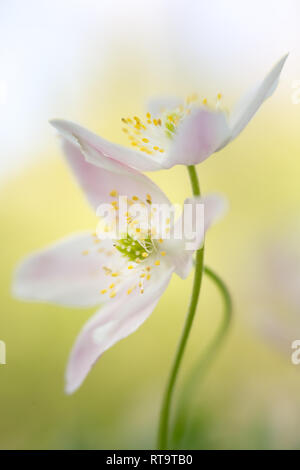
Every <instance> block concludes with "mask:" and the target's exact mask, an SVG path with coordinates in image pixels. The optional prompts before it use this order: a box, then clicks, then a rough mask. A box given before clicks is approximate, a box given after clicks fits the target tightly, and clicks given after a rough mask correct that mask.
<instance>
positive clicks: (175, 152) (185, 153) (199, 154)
mask: <svg viewBox="0 0 300 470" xmlns="http://www.w3.org/2000/svg"><path fill="white" fill-rule="evenodd" d="M228 136H229V127H228V123H227V118H226V115H225V114H224V113H223V112H222V111H212V110H210V109H206V108H197V109H194V110H193V111H192V112H191V114H190V115H189V116H188V117H186V118H185V119H184V120H183V122H182V123H181V124H180V126H179V128H178V131H177V134H176V136H175V137H174V140H173V144H172V145H171V148H170V152H169V155H168V157H167V158H166V159H165V160H164V162H163V164H164V167H165V168H170V167H171V166H173V165H178V164H180V165H196V164H197V163H200V162H202V161H203V160H205V159H206V158H207V157H209V156H210V155H211V154H212V153H214V152H215V151H216V149H217V148H218V147H220V146H221V145H222V144H223V143H224V142H225V141H226V140H228Z"/></svg>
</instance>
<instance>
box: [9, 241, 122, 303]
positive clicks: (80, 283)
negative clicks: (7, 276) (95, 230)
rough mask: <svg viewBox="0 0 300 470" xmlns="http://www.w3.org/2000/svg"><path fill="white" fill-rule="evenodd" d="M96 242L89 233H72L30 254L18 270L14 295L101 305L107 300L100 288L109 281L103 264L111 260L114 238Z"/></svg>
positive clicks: (51, 300) (59, 301) (54, 301)
mask: <svg viewBox="0 0 300 470" xmlns="http://www.w3.org/2000/svg"><path fill="white" fill-rule="evenodd" d="M94 241H95V240H93V237H92V235H91V234H90V233H89V234H88V233H83V234H78V235H73V236H71V237H68V238H65V239H63V240H61V241H59V242H57V243H55V244H53V245H51V246H49V247H48V248H46V249H45V250H42V251H39V252H37V253H34V254H32V255H30V256H28V257H27V258H25V260H23V261H22V262H21V263H20V265H19V266H18V268H17V270H16V273H15V278H14V282H13V294H14V295H15V296H16V297H18V298H20V299H23V300H29V301H38V302H41V301H42V302H53V303H56V304H61V305H66V306H76V307H91V306H94V305H99V304H100V303H101V302H103V300H104V299H103V296H101V294H100V290H101V289H103V288H104V287H106V285H107V282H108V281H107V278H106V276H105V274H104V270H103V269H102V266H103V265H105V264H106V263H107V262H108V261H109V262H110V263H111V256H109V255H108V254H109V253H111V252H110V250H111V249H112V241H111V240H108V239H107V240H101V242H99V243H96V244H95V243H94ZM100 247H101V250H100V251H101V252H99V249H100ZM87 251H88V252H87ZM116 257H118V254H116ZM119 258H121V256H120V257H119ZM115 261H116V262H117V264H118V263H121V259H116V260H115Z"/></svg>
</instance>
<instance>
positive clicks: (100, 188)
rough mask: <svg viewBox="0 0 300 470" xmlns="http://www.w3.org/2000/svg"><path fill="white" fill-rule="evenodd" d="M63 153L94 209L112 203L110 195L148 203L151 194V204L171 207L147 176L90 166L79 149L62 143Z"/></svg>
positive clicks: (65, 142) (68, 143)
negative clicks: (114, 193) (115, 192)
mask: <svg viewBox="0 0 300 470" xmlns="http://www.w3.org/2000/svg"><path fill="white" fill-rule="evenodd" d="M63 150H64V153H65V155H66V158H67V161H68V163H69V165H70V167H71V169H72V170H73V172H74V174H75V177H76V179H77V181H78V182H79V184H80V186H81V187H82V189H83V191H84V193H85V194H86V196H87V198H88V200H89V202H90V203H91V205H92V207H93V208H94V209H97V208H98V206H99V204H101V203H105V202H108V203H111V202H112V200H113V199H112V197H111V196H110V193H111V191H113V190H114V191H117V193H118V195H120V196H128V197H132V196H134V195H135V196H137V197H139V198H141V199H143V200H145V198H146V195H147V194H150V195H151V197H152V201H153V202H156V203H164V204H169V200H168V198H167V196H166V195H165V194H164V193H163V192H162V191H161V190H160V188H159V187H158V186H156V185H155V184H154V183H153V182H152V181H151V180H150V179H149V178H148V177H147V176H144V175H142V174H141V173H137V172H136V171H134V170H131V169H129V171H130V173H129V172H127V173H126V174H120V173H116V172H111V171H109V170H107V169H104V168H101V167H99V166H94V165H92V164H91V163H89V162H87V161H86V160H85V158H84V156H83V155H82V153H81V151H80V149H79V148H78V147H77V146H76V145H74V144H72V143H70V142H68V141H66V140H65V139H63Z"/></svg>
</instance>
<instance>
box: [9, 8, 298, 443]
mask: <svg viewBox="0 0 300 470" xmlns="http://www.w3.org/2000/svg"><path fill="white" fill-rule="evenodd" d="M25 3H26V5H25ZM299 15H300V5H299V2H297V0H294V1H292V0H290V1H286V2H284V3H283V2H281V1H277V0H276V1H271V0H260V1H258V0H255V1H251V2H250V1H245V2H238V1H237V0H235V1H234V0H229V1H226V2H225V1H218V0H210V1H203V2H198V1H196V0H194V1H192V0H185V1H183V0H173V1H169V0H165V1H158V0H153V1H151V2H146V1H135V0H128V1H126V2H123V1H122V0H110V1H106V0H104V1H103V2H98V1H96V0H95V1H92V0H85V1H83V0H82V1H79V0H78V1H77V0H72V1H71V0H60V1H58V0H52V1H51V2H50V0H49V1H48V0H46V1H45V2H38V0H30V1H28V2H22V1H21V0H12V1H9V0H2V2H1V5H0V44H1V46H0V64H1V67H0V116H1V130H0V137H1V163H0V165H1V167H0V169H1V177H0V178H1V180H0V213H1V247H2V250H1V265H0V279H1V284H0V289H1V315H0V340H3V341H5V343H6V347H7V364H6V365H0V448H2V449H52V448H59V449H90V448H100V449H101V448H108V449H131V448H153V447H154V445H155V433H156V428H157V420H158V412H159V406H160V401H161V396H162V392H163V389H164V386H165V382H166V379H167V375H168V373H169V369H170V365H171V361H172V357H173V354H174V351H175V348H176V344H177V340H178V338H179V335H180V332H181V328H182V325H183V321H184V317H185V313H186V308H187V304H188V300H189V295H190V291H191V285H192V284H191V283H192V275H191V276H190V277H189V279H188V280H186V281H182V280H180V279H179V278H175V277H174V278H173V280H172V282H171V284H170V286H169V288H168V290H167V292H166V293H165V295H164V296H163V297H162V299H161V300H160V302H159V305H158V307H157V308H156V309H155V312H154V313H153V315H152V316H151V317H150V319H149V320H148V321H147V322H146V323H145V324H144V325H143V326H142V327H141V328H140V329H139V330H138V332H136V333H135V334H134V335H132V336H130V337H128V338H127V339H125V340H123V341H121V342H120V343H118V344H117V345H116V346H114V347H113V348H112V349H111V350H109V351H108V352H106V353H105V354H104V355H103V357H102V358H101V360H100V361H99V362H98V363H97V365H96V367H95V368H94V369H93V371H92V372H91V373H90V374H89V376H88V378H87V380H86V381H85V382H84V384H83V386H82V387H81V388H80V389H79V390H78V391H77V392H76V393H75V394H74V395H72V396H66V395H64V392H63V376H64V370H65V366H66V361H67V358H68V354H69V351H70V349H71V347H72V344H73V342H74V340H75V337H76V335H77V334H78V332H79V330H80V328H81V327H82V325H83V324H84V322H85V321H86V320H87V319H88V318H89V316H90V315H91V314H92V313H93V311H94V310H92V309H90V310H75V309H74V310H72V309H67V308H62V307H57V306H53V305H44V304H31V303H27V304H26V303H22V302H19V301H17V300H15V299H13V298H12V297H11V280H12V275H13V270H14V267H15V265H16V263H17V262H18V261H19V260H20V259H21V258H22V257H23V256H24V255H26V254H28V253H30V252H31V251H34V250H36V249H39V248H42V247H43V246H45V245H47V244H48V243H50V242H52V241H54V240H56V239H59V238H60V237H62V236H64V235H66V234H68V233H70V232H73V231H78V230H81V229H83V230H84V229H86V228H92V229H93V228H94V227H95V223H96V218H95V215H94V214H93V213H92V211H91V210H90V208H89V207H88V205H87V204H86V202H85V199H84V197H83V195H82V193H81V192H80V190H79V188H78V187H77V186H76V184H75V183H74V181H73V179H72V175H71V174H70V173H69V171H68V169H67V167H66V165H65V163H64V161H63V158H62V155H61V152H60V149H59V145H58V140H57V138H56V136H55V133H54V132H53V130H52V129H51V128H50V126H49V125H48V122H47V121H48V119H50V118H54V117H60V118H65V119H71V120H73V121H76V122H79V123H80V124H82V125H83V126H85V127H88V128H90V129H92V130H93V131H95V132H97V133H99V134H101V135H102V136H103V137H106V138H108V139H110V140H114V141H116V142H119V143H123V144H126V140H125V139H124V137H123V136H122V133H121V125H120V118H121V117H122V116H123V115H132V114H138V115H141V114H142V113H143V112H144V108H145V103H146V102H147V100H148V98H150V97H151V96H153V95H157V94H163V93H167V94H175V95H178V96H187V95H189V94H190V93H192V92H198V93H199V95H200V96H203V97H204V96H205V97H207V98H208V99H209V98H211V99H214V98H215V96H216V94H217V93H218V92H222V94H223V96H224V103H225V105H226V106H227V105H228V107H230V106H231V105H232V103H234V101H235V100H236V99H237V98H238V97H239V96H240V94H241V93H243V92H244V91H246V90H247V89H248V88H249V87H251V85H253V84H255V83H256V82H257V81H259V80H261V79H262V78H263V76H264V74H265V73H266V72H267V71H268V70H269V69H270V68H271V66H272V65H273V63H275V62H276V61H277V60H278V59H279V58H280V57H281V56H282V55H283V54H284V53H285V52H290V56H289V58H288V61H287V63H286V66H285V68H284V70H283V73H282V77H281V80H280V84H279V87H278V89H277V91H276V93H275V94H274V96H273V97H272V98H271V99H270V100H269V101H267V102H266V103H265V104H264V105H263V107H262V109H261V110H260V111H259V113H258V114H257V116H255V118H254V120H253V121H252V122H251V124H249V126H248V127H247V129H246V130H245V131H244V132H243V133H242V134H241V135H240V136H239V138H238V139H237V140H236V141H235V142H233V143H232V144H230V145H229V146H228V147H226V148H225V149H224V150H222V151H221V152H220V153H218V154H216V155H213V156H212V157H210V158H209V159H208V160H207V161H205V162H204V163H203V164H201V165H199V166H198V174H199V177H200V182H201V187H202V191H203V192H207V191H218V192H221V193H224V194H226V195H227V197H228V199H229V202H230V211H229V212H228V214H227V216H226V218H224V220H223V221H222V222H221V223H219V224H218V225H216V226H215V227H214V228H213V229H212V230H211V231H210V232H209V234H208V236H207V240H206V254H205V261H206V264H207V265H209V266H211V267H212V268H214V269H215V270H216V271H217V272H218V273H219V274H220V275H221V276H222V277H223V279H224V280H225V282H226V283H227V285H228V287H229V289H230V291H231V294H232V296H233V299H234V307H235V310H234V322H233V325H232V329H231V331H230V334H229V336H228V338H227V341H226V345H225V346H224V347H223V348H222V351H221V353H220V354H219V355H218V358H217V360H216V361H215V363H214V364H213V366H212V368H211V369H210V371H209V373H208V375H207V377H206V379H205V381H204V383H203V385H202V386H201V388H199V389H195V391H194V400H193V408H192V417H193V423H192V424H191V428H190V431H189V432H188V433H186V432H182V436H181V440H180V442H179V443H178V442H177V444H176V445H178V446H179V447H183V448H189V447H191V448H208V449H209V448H220V449H223V448H235V449H238V448H258V449H260V448H300V439H299V435H298V433H297V429H298V425H299V423H300V365H299V366H298V367H297V366H295V365H293V364H292V363H291V360H290V355H289V353H287V354H283V353H282V352H281V351H280V350H279V349H278V348H277V347H276V345H275V344H273V343H272V342H270V341H269V340H267V339H266V338H265V337H264V335H263V334H260V331H259V328H256V327H255V320H253V318H254V319H255V312H254V310H255V308H256V306H257V299H256V298H255V292H254V293H253V291H252V286H253V281H255V282H256V283H257V284H259V285H260V286H264V283H266V282H267V281H266V279H265V278H264V274H263V272H262V271H261V270H260V269H259V264H260V256H261V240H263V239H264V237H265V236H266V234H268V235H267V236H268V237H269V238H271V239H272V236H273V235H274V239H275V235H276V236H277V235H278V230H279V229H278V228H282V227H285V226H286V225H288V224H289V223H290V222H291V221H293V220H294V219H296V220H298V219H299V218H300V188H299V175H300V139H299V123H300V102H299V104H296V103H295V93H297V87H298V88H299V87H300V82H299V80H300V51H299V44H300V31H299V27H298V25H297V18H299ZM297 82H298V84H297ZM298 96H299V94H298ZM296 101H297V100H296ZM149 176H150V177H151V178H152V179H153V180H154V181H155V182H156V183H158V184H159V185H161V187H162V188H163V189H164V190H165V191H166V192H167V194H168V195H169V197H170V199H171V200H172V201H173V202H174V203H181V202H182V201H183V200H184V198H185V197H187V196H188V195H190V186H189V181H188V175H187V171H186V169H185V168H184V167H176V168H173V169H172V170H168V171H162V172H159V173H151V175H149ZM269 300H270V305H271V307H270V308H272V298H271V299H269ZM221 312H222V305H221V301H220V299H219V296H218V293H217V292H216V290H215V288H214V286H213V285H211V283H210V281H209V280H207V279H204V283H203V287H202V293H201V301H200V305H199V307H198V315H197V318H196V322H195V326H194V328H193V332H192V336H191V340H190V343H189V346H188V350H187V353H186V356H185V358H184V365H183V369H182V374H181V378H183V377H184V376H185V374H186V373H187V371H188V370H189V369H190V368H191V366H192V364H193V363H194V361H195V358H197V357H198V356H199V355H200V353H201V351H202V350H203V348H204V347H205V345H207V344H208V343H209V341H210V339H211V338H212V335H213V333H214V331H215V329H216V328H217V326H218V324H219V322H220V320H221ZM253 312H254V313H253ZM268 313H269V312H268ZM261 314H262V315H263V314H264V311H262V313H261ZM252 315H253V318H252V319H251V316H252ZM286 317H287V318H288V312H286ZM299 338H300V305H299V329H298V331H297V330H295V329H294V330H293V331H292V335H291V341H292V340H294V339H299ZM180 385H181V381H180V382H179V383H178V389H180ZM173 445H174V446H175V444H173Z"/></svg>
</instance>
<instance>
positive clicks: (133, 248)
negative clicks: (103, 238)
mask: <svg viewBox="0 0 300 470" xmlns="http://www.w3.org/2000/svg"><path fill="white" fill-rule="evenodd" d="M115 248H116V249H117V250H118V251H119V252H120V253H122V255H123V256H125V257H126V258H127V259H128V260H129V261H133V262H135V263H140V262H141V261H144V259H145V258H148V256H149V255H150V254H151V253H152V252H153V250H154V243H153V240H152V239H151V237H150V236H149V235H147V236H146V237H144V238H141V239H135V238H133V237H132V236H131V235H130V234H129V233H126V234H125V235H124V237H123V238H120V239H119V240H118V241H117V242H116V244H115Z"/></svg>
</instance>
